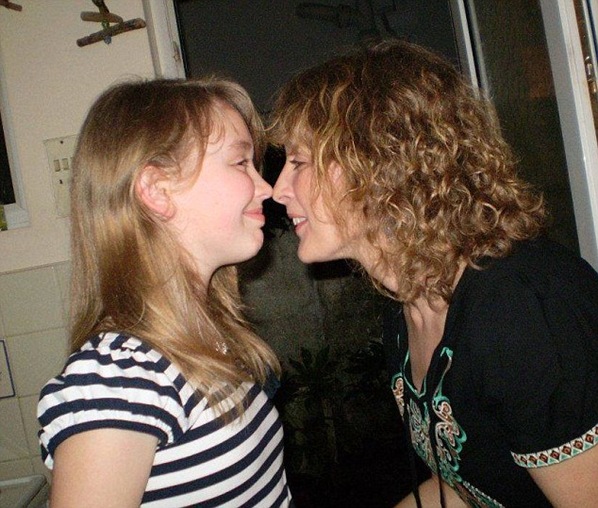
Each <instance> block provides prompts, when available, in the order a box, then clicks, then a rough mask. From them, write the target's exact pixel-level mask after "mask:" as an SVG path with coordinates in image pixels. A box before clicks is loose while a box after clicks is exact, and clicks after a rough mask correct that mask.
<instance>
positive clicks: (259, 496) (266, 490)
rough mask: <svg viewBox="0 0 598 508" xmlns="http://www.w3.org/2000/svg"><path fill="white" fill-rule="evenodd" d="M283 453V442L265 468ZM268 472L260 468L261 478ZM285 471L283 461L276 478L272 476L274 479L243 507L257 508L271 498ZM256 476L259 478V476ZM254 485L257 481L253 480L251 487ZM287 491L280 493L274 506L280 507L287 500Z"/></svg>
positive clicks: (269, 458)
mask: <svg viewBox="0 0 598 508" xmlns="http://www.w3.org/2000/svg"><path fill="white" fill-rule="evenodd" d="M281 453H282V442H281V443H280V444H279V446H277V447H276V449H275V450H274V453H272V454H271V455H270V457H268V460H267V461H266V462H265V463H264V466H270V465H271V464H272V462H274V460H275V459H276V458H278V456H279V455H280V454H281ZM266 471H267V469H265V468H264V467H261V468H260V475H259V476H262V475H263V474H264V473H265V472H266ZM283 471H284V468H283V466H282V461H281V466H280V467H279V468H278V471H276V474H275V475H274V476H272V478H271V479H270V481H269V482H268V483H266V485H264V486H263V487H262V488H261V489H260V491H259V492H257V493H256V494H255V496H253V497H252V498H251V499H250V500H249V501H247V503H245V504H244V505H243V506H247V507H250V506H257V505H258V503H259V502H260V501H262V500H263V499H264V498H266V497H267V496H269V495H270V493H271V492H272V491H273V490H274V488H275V487H276V485H277V484H278V482H279V481H280V478H281V477H282V473H283ZM255 476H257V474H256V475H255ZM254 483H255V480H252V483H251V484H250V485H253V484H254ZM287 490H288V489H287V487H286V486H285V488H284V489H283V491H282V492H281V493H280V496H278V499H277V500H276V502H275V504H273V505H272V506H277V505H280V503H281V502H282V500H283V499H286V494H287Z"/></svg>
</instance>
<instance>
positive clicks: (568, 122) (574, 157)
mask: <svg viewBox="0 0 598 508" xmlns="http://www.w3.org/2000/svg"><path fill="white" fill-rule="evenodd" d="M468 1H469V0H450V6H451V13H452V16H453V23H454V27H455V35H456V37H457V45H458V48H459V53H460V55H459V56H460V58H461V61H462V62H463V64H462V66H463V70H464V72H466V73H467V74H468V75H469V76H470V79H471V81H472V83H473V84H474V85H476V86H482V87H483V86H484V81H485V75H484V72H483V71H484V68H483V62H477V61H476V59H475V55H474V51H473V46H472V41H475V38H476V37H479V35H478V34H476V33H472V32H475V23H476V20H475V19H473V20H471V19H468V18H467V16H468V15H471V14H472V9H469V10H468V9H467V8H466V5H467V2H468ZM592 1H596V0H592ZM539 2H540V8H541V11H542V18H543V21H544V29H545V32H546V40H547V45H548V52H549V55H550V66H551V68H552V75H553V80H554V86H555V92H556V99H557V105H558V110H559V117H560V122H561V130H562V134H563V145H564V148H565V156H566V160H567V170H568V173H569V184H570V186H571V194H572V200H573V210H574V213H575V224H576V227H577V236H578V241H579V248H580V253H581V255H582V257H583V258H585V259H586V260H587V261H588V262H589V263H590V264H591V265H592V266H593V267H594V269H596V270H598V144H597V141H596V130H595V127H594V119H593V116H592V108H591V104H590V95H589V91H588V86H587V81H586V75H585V68H584V58H583V53H582V49H581V41H580V37H579V30H578V27H577V19H576V16H575V8H574V5H573V2H572V1H571V0H539ZM472 24H473V25H474V27H473V30H472V28H471V25H472ZM476 64H477V65H476ZM480 73H481V75H479V74H480Z"/></svg>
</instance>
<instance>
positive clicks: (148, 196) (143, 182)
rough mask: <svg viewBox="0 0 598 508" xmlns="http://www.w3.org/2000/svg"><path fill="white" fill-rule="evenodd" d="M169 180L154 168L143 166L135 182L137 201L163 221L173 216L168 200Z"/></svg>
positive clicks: (170, 203)
mask: <svg viewBox="0 0 598 508" xmlns="http://www.w3.org/2000/svg"><path fill="white" fill-rule="evenodd" d="M170 185H171V182H170V179H169V178H168V177H167V176H166V175H165V174H164V171H163V170H161V169H160V168H157V167H156V166H149V165H148V166H145V167H144V168H143V169H142V170H141V172H140V173H139V175H138V176H137V181H136V182H135V193H136V194H137V197H138V199H139V200H140V201H141V202H142V203H143V204H144V205H145V206H146V207H147V208H148V209H149V210H151V211H152V212H154V213H155V214H156V215H158V216H160V217H161V218H163V219H170V218H171V217H172V216H173V215H174V208H173V205H172V201H171V199H170Z"/></svg>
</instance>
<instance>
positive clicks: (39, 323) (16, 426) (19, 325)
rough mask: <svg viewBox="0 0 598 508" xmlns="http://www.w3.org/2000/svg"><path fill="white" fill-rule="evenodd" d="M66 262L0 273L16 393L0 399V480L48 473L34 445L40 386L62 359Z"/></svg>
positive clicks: (1, 317) (4, 332)
mask: <svg viewBox="0 0 598 508" xmlns="http://www.w3.org/2000/svg"><path fill="white" fill-rule="evenodd" d="M69 277H70V265H69V263H60V264H56V265H52V266H44V267H40V268H34V269H30V270H22V271H16V272H10V273H3V274H0V338H2V339H4V340H5V341H6V347H7V352H8V358H9V362H10V367H11V371H12V377H13V382H14V385H15V392H16V396H15V397H10V398H4V399H0V480H8V479H11V478H17V477H20V476H27V475H31V474H39V473H41V474H45V475H46V476H48V471H47V470H46V468H45V467H44V465H43V464H42V462H41V459H40V451H39V445H38V443H37V431H38V423H37V418H36V406H37V399H38V394H39V391H40V389H41V387H42V386H43V385H44V384H45V383H46V381H47V380H48V379H50V378H51V377H52V376H55V375H56V374H57V373H58V372H59V371H60V370H61V368H62V365H63V364H64V361H65V359H66V351H67V331H66V316H67V308H68V286H69Z"/></svg>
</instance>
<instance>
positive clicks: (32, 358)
mask: <svg viewBox="0 0 598 508" xmlns="http://www.w3.org/2000/svg"><path fill="white" fill-rule="evenodd" d="M14 2H15V3H18V4H20V5H22V6H23V10H22V11H21V12H16V11H11V10H8V9H5V8H2V7H0V64H1V65H2V73H1V75H2V76H3V81H2V83H1V85H2V88H3V89H4V93H5V97H7V98H8V102H9V109H8V110H7V111H5V110H4V109H3V116H4V117H5V123H7V124H10V128H11V129H12V133H13V136H14V144H15V153H14V156H15V160H16V162H17V163H18V165H19V167H20V171H21V177H22V181H23V188H24V197H25V204H26V208H27V211H28V213H29V223H30V225H29V226H28V227H24V228H20V229H16V230H11V231H4V232H2V233H0V338H4V339H5V340H6V342H7V348H8V354H9V358H10V362H11V367H12V372H13V378H14V381H15V388H16V397H12V398H5V399H0V480H5V479H9V478H14V477H18V476H23V475H26V474H32V473H33V472H43V471H44V468H43V466H42V465H41V461H40V459H39V450H38V445H37V436H36V433H37V421H36V418H35V405H36V402H37V394H38V392H39V390H40V388H41V386H42V385H43V383H45V381H47V379H49V378H50V377H51V376H53V375H55V374H56V373H57V371H58V370H59V368H60V366H61V364H62V363H63V362H64V357H65V350H66V329H65V324H66V320H65V316H66V315H65V309H66V305H67V303H68V302H67V296H66V295H67V289H66V288H67V287H68V278H69V240H68V228H69V220H68V218H57V217H56V216H55V211H54V198H53V194H52V188H51V185H50V170H49V168H48V163H47V159H46V152H45V148H44V144H43V140H45V139H49V138H55V137H59V136H66V135H71V134H76V133H77V132H78V130H79V127H80V125H81V123H82V121H83V118H84V116H85V113H86V111H87V109H88V108H89V106H90V104H91V102H92V101H93V100H94V98H95V97H96V96H97V95H98V94H99V93H100V92H101V91H103V90H104V89H105V88H106V87H108V86H109V85H110V84H111V83H113V82H114V81H117V80H121V79H126V78H128V77H131V76H142V77H151V76H153V75H154V69H153V65H152V59H151V54H150V45H149V40H148V31H147V29H142V30H136V31H132V32H128V33H125V34H121V35H118V36H116V37H114V38H113V39H112V43H111V44H110V45H107V44H105V43H103V42H101V43H96V44H93V45H90V46H86V47H83V48H79V47H78V46H77V44H76V40H77V39H79V38H81V37H83V36H86V35H89V34H90V33H92V32H95V31H97V30H99V29H100V28H101V27H100V26H99V24H97V23H89V22H84V21H82V20H81V19H80V13H81V12H82V11H95V10H97V9H96V8H95V7H94V5H93V4H92V2H90V1H89V0H52V1H51V2H49V1H47V0H46V1H40V0H14ZM108 6H109V8H110V9H111V11H112V12H114V13H115V14H118V15H120V16H122V17H123V18H124V19H125V20H126V19H130V18H137V17H140V18H143V17H144V12H143V6H142V0H127V1H126V2H122V1H121V2H108Z"/></svg>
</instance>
